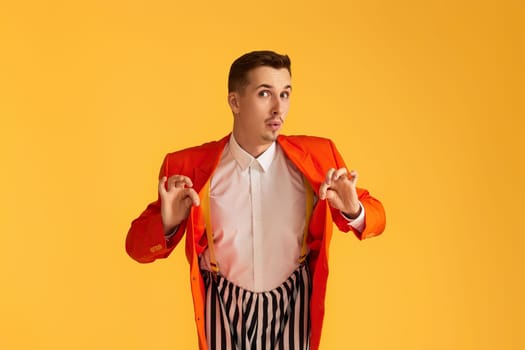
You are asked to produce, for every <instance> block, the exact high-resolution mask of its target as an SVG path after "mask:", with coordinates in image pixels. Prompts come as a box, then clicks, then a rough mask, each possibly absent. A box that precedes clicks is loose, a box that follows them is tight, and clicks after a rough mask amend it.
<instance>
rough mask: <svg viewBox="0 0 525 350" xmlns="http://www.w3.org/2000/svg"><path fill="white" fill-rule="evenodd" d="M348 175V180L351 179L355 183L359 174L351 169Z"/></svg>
mask: <svg viewBox="0 0 525 350" xmlns="http://www.w3.org/2000/svg"><path fill="white" fill-rule="evenodd" d="M348 175H349V178H350V181H352V183H354V184H355V183H356V182H357V179H358V178H359V174H358V173H357V171H355V170H352V171H350V174H348Z"/></svg>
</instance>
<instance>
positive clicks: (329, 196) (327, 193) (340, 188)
mask: <svg viewBox="0 0 525 350" xmlns="http://www.w3.org/2000/svg"><path fill="white" fill-rule="evenodd" d="M356 182H357V171H355V170H352V171H351V172H350V174H348V171H347V170H346V169H345V168H340V169H337V170H335V169H334V168H331V169H330V170H328V171H327V172H326V179H325V181H324V182H323V183H322V184H321V187H320V188H319V198H320V199H321V200H323V199H326V200H328V203H329V204H330V206H331V207H333V208H335V209H339V210H340V211H342V212H343V213H345V215H346V216H348V217H349V218H351V219H355V218H357V217H358V216H359V214H360V212H361V206H360V204H359V198H358V197H357V191H356V189H355V185H356Z"/></svg>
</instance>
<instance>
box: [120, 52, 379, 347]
mask: <svg viewBox="0 0 525 350" xmlns="http://www.w3.org/2000/svg"><path fill="white" fill-rule="evenodd" d="M290 81H291V70H290V60H289V58H288V56H285V55H284V56H283V55H279V54H277V53H275V52H271V51H255V52H251V53H248V54H245V55H243V56H241V57H239V58H238V59H237V60H236V61H235V62H234V63H233V64H232V66H231V69H230V74H229V81H228V90H229V93H228V103H229V105H230V108H231V110H232V112H233V131H232V133H231V134H230V135H228V136H226V137H224V138H223V139H221V140H219V141H215V142H210V143H207V144H204V145H201V146H197V147H193V148H189V149H185V150H182V151H178V152H174V153H171V154H168V155H167V156H166V157H165V159H164V162H163V164H162V167H161V170H160V176H159V178H160V180H159V187H158V191H159V197H158V199H157V201H155V202H153V203H151V204H150V205H149V206H148V207H147V208H146V210H145V211H144V212H143V213H142V214H141V215H140V216H139V217H138V218H137V219H136V220H134V221H133V223H132V225H131V228H130V230H129V233H128V236H127V240H126V249H127V252H128V254H129V255H130V256H131V257H133V258H134V259H135V260H137V261H139V262H142V263H147V262H152V261H154V260H155V259H157V258H165V257H167V256H168V255H169V254H170V252H171V251H172V250H173V248H174V247H175V246H176V245H177V244H178V243H179V241H180V240H181V239H182V237H183V235H184V233H185V232H186V255H187V258H188V261H189V263H190V277H191V288H192V295H193V302H194V309H195V321H196V324H197V333H198V338H199V346H200V348H201V349H221V350H225V349H239V350H244V349H294V350H295V349H297V350H303V349H318V347H319V342H320V337H321V328H322V323H323V316H324V299H325V294H326V281H327V276H328V255H327V254H328V246H329V243H330V238H331V234H332V226H333V223H335V224H336V225H337V226H338V228H339V229H340V230H341V231H344V232H348V231H353V232H354V234H355V235H356V236H357V237H358V238H360V239H363V238H367V237H371V236H375V235H378V234H380V233H381V232H382V231H383V230H384V226H385V214H384V210H383V207H382V205H381V203H380V202H379V201H377V200H376V199H374V198H373V197H371V196H370V195H369V193H368V191H366V190H364V189H360V188H357V187H356V182H357V172H356V171H347V169H346V167H345V164H344V162H343V159H342V158H341V156H340V155H339V153H338V152H337V150H336V148H335V146H334V144H333V143H332V142H331V141H330V140H328V139H323V138H318V137H308V136H284V135H279V132H280V129H281V127H282V124H283V123H284V121H285V120H286V116H287V112H288V110H289V107H290V96H291V93H292V86H291V82H290ZM201 204H202V205H201Z"/></svg>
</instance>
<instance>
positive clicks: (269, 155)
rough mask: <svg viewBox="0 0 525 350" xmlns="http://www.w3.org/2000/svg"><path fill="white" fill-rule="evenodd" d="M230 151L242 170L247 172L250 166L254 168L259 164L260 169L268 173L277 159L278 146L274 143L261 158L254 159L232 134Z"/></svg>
mask: <svg viewBox="0 0 525 350" xmlns="http://www.w3.org/2000/svg"><path fill="white" fill-rule="evenodd" d="M230 151H231V153H232V155H233V158H234V159H235V160H236V161H237V164H239V166H240V167H241V170H246V169H247V168H248V167H249V166H250V165H252V166H253V165H257V164H258V165H259V167H260V168H261V169H262V170H263V171H264V172H266V171H268V169H269V168H270V165H272V162H273V159H274V158H275V153H276V144H275V142H272V144H271V145H270V147H268V149H267V150H266V151H264V152H263V153H262V154H261V155H260V156H259V157H257V158H254V157H253V156H252V155H251V154H249V153H248V152H246V151H245V150H243V149H242V147H241V146H240V145H239V144H238V143H237V141H236V140H235V137H233V133H232V134H231V136H230Z"/></svg>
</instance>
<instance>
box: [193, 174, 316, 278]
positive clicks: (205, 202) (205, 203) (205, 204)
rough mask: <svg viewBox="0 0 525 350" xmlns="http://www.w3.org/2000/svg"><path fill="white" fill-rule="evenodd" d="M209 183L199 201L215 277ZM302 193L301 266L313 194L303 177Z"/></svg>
mask: <svg viewBox="0 0 525 350" xmlns="http://www.w3.org/2000/svg"><path fill="white" fill-rule="evenodd" d="M210 181H211V178H210V179H209V180H208V182H206V184H205V185H204V187H203V191H204V195H203V198H202V201H201V205H202V210H203V212H204V220H205V222H206V237H207V238H208V250H209V253H210V266H211V269H212V272H213V274H214V275H215V276H216V275H217V273H219V264H218V263H217V259H216V257H215V245H214V244H213V231H212V229H211V217H210ZM303 183H304V191H305V197H306V216H305V224H304V231H303V244H302V247H301V256H300V257H299V264H301V265H302V264H303V263H304V261H305V260H306V254H307V250H308V244H307V242H306V239H307V237H308V226H309V223H310V216H311V215H312V209H313V204H314V192H313V190H312V186H310V183H309V182H308V180H306V178H305V177H303Z"/></svg>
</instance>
